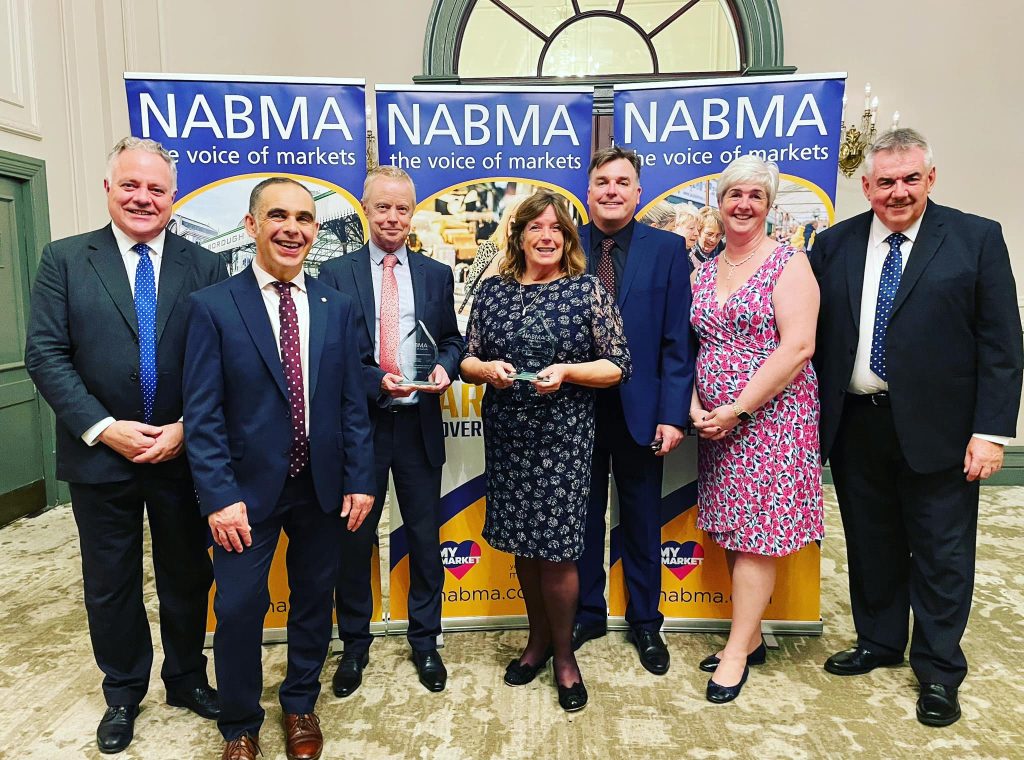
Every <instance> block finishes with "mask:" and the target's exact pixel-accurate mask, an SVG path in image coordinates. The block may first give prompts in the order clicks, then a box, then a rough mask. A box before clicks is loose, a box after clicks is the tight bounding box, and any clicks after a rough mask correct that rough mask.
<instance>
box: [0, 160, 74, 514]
mask: <svg viewBox="0 0 1024 760" xmlns="http://www.w3.org/2000/svg"><path fill="white" fill-rule="evenodd" d="M0 175H2V176H4V177H7V178H9V179H12V180H15V181H18V182H21V183H22V187H23V188H24V191H25V192H24V196H23V198H22V200H23V201H24V203H25V204H26V206H27V208H26V209H23V210H22V217H21V218H23V219H25V220H26V221H27V222H28V224H27V225H25V229H24V230H22V231H21V234H22V235H23V237H24V241H23V242H24V245H25V249H26V250H27V251H29V257H28V276H29V282H30V283H32V282H35V279H36V270H37V269H38V268H39V256H40V253H41V252H42V250H43V246H44V245H46V244H47V243H49V242H50V215H49V203H48V201H47V193H46V162H45V161H43V160H42V159H39V158H31V157H30V156H22V155H19V154H17V153H9V152H7V151H4V150H0ZM36 403H37V404H38V405H39V418H40V419H41V420H42V421H43V426H42V428H43V440H42V445H43V474H44V477H45V479H46V503H47V504H48V505H51V506H52V505H54V504H62V503H64V502H67V501H69V500H70V494H69V492H68V488H67V485H66V484H64V483H58V481H57V454H56V446H57V438H56V428H55V425H56V418H55V417H54V415H53V412H52V411H51V410H50V407H49V406H47V405H46V403H45V402H44V401H43V399H42V397H41V396H39V394H38V393H37V394H36Z"/></svg>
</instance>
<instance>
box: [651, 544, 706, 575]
mask: <svg viewBox="0 0 1024 760" xmlns="http://www.w3.org/2000/svg"><path fill="white" fill-rule="evenodd" d="M703 562H704V547H703V546H701V545H700V544H698V543H697V542H696V541H687V542H686V543H683V544H680V543H679V542H677V541H666V542H665V543H663V544H662V545H661V564H663V565H664V566H665V567H667V568H668V571H669V572H670V573H672V575H674V576H675V577H676V578H678V579H679V580H682V579H683V578H685V577H686V576H687V575H689V574H690V573H692V572H693V571H694V570H696V569H697V568H698V567H700V566H701V564H702V563H703Z"/></svg>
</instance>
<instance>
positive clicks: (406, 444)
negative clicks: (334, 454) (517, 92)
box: [320, 166, 464, 697]
mask: <svg viewBox="0 0 1024 760" xmlns="http://www.w3.org/2000/svg"><path fill="white" fill-rule="evenodd" d="M362 203H363V210H364V211H365V212H366V218H367V220H368V221H369V225H370V242H369V243H367V244H366V245H364V246H363V247H362V248H360V249H359V250H358V251H356V252H355V253H351V254H349V255H347V256H342V257H340V258H336V259H333V260H331V261H328V262H326V263H325V264H322V265H321V266H320V281H321V282H324V283H326V284H328V285H330V286H332V287H334V288H337V289H338V290H340V291H341V292H342V293H345V294H347V295H349V296H351V297H352V298H353V299H354V300H355V301H356V303H357V304H359V305H360V307H361V309H360V310H361V312H362V318H363V324H364V327H365V330H366V334H365V339H366V341H367V342H366V343H365V346H366V350H365V353H366V355H367V361H366V364H365V365H364V368H363V378H364V382H365V386H366V395H367V398H368V401H369V409H370V417H371V419H372V420H373V425H374V441H373V443H374V451H375V454H376V477H377V488H376V497H377V500H376V503H375V504H374V509H373V512H372V513H371V515H370V517H369V518H368V519H367V520H366V522H365V523H363V526H362V528H360V529H359V530H358V531H355V532H354V533H348V534H346V535H345V536H344V539H343V544H342V553H341V563H340V566H339V570H338V585H337V594H336V599H337V609H338V631H339V635H340V637H341V640H342V641H343V642H344V644H345V650H344V653H343V654H342V656H341V661H340V662H339V664H338V670H337V672H336V673H335V674H334V680H333V687H334V693H335V694H336V695H337V696H339V697H347V696H349V695H350V694H352V692H354V691H355V690H356V689H357V688H359V684H360V683H362V673H363V668H365V667H366V665H367V663H368V662H369V648H370V642H371V641H372V637H371V636H370V615H371V614H372V612H373V597H372V594H371V589H370V572H371V567H370V557H371V551H372V549H373V542H374V537H375V536H376V532H377V524H378V523H379V522H380V516H381V510H382V509H383V505H384V497H385V495H386V494H387V491H388V473H389V472H390V473H391V474H392V475H393V476H394V479H395V491H396V493H397V496H398V507H399V509H400V510H401V513H402V522H403V528H404V530H405V536H406V541H407V545H408V547H409V631H408V638H409V644H410V646H411V647H412V657H413V662H414V663H415V665H416V671H417V673H418V674H419V679H420V682H421V683H422V684H423V685H424V686H425V687H426V688H427V689H429V690H430V691H441V690H443V689H444V687H445V683H446V681H447V678H448V673H447V671H446V670H445V667H444V662H443V661H442V660H441V655H440V653H438V651H437V642H438V638H439V637H440V635H441V592H442V591H443V589H444V567H443V565H442V564H441V548H440V542H439V538H438V530H439V528H440V524H439V518H440V509H441V466H442V465H443V464H444V460H445V451H444V435H443V428H442V426H441V404H440V394H442V393H444V391H445V390H446V389H447V388H448V386H449V385H451V382H452V380H454V379H455V378H456V377H457V375H458V367H459V360H460V358H461V357H462V351H463V345H464V342H463V339H462V336H461V334H460V333H459V327H458V323H457V322H456V319H455V296H454V288H455V286H454V279H453V276H452V270H451V268H450V267H447V266H445V265H444V264H441V263H440V262H437V261H434V260H433V259H430V258H427V257H426V256H424V255H423V254H420V253H414V252H412V251H410V250H409V249H408V248H407V247H406V244H405V240H406V237H408V234H409V228H410V226H411V224H412V215H413V212H414V210H415V208H416V190H415V188H414V186H413V182H412V179H411V178H410V177H409V175H408V174H406V173H405V172H404V171H402V170H401V169H398V168H396V167H393V166H380V167H377V168H375V169H372V170H371V171H370V172H369V174H368V175H367V177H366V183H365V185H364V188H363V199H362ZM421 322H422V324H423V325H424V326H425V327H426V328H427V330H428V331H429V332H430V334H431V336H433V339H434V340H435V341H436V343H437V352H438V353H437V364H436V366H435V367H434V368H433V371H432V372H430V380H431V381H432V382H434V383H435V385H433V386H432V387H426V388H424V387H421V388H411V387H409V386H406V385H403V384H402V374H403V368H405V369H406V370H408V368H409V367H411V366H412V363H413V359H414V358H415V346H414V345H413V343H414V342H413V341H409V342H405V338H406V336H408V335H409V334H410V333H413V332H414V331H415V329H416V326H417V325H418V324H420V323H421ZM370 345H372V346H373V352H372V353H373V356H372V361H370V359H369V356H368V355H369V353H370V351H369V346H370Z"/></svg>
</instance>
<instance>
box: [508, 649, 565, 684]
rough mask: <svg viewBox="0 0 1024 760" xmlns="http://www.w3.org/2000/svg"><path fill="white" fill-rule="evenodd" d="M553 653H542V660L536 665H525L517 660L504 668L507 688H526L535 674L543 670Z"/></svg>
mask: <svg viewBox="0 0 1024 760" xmlns="http://www.w3.org/2000/svg"><path fill="white" fill-rule="evenodd" d="M553 654H554V653H553V652H552V651H551V650H550V649H548V651H546V652H545V653H544V659H543V660H541V661H540V662H538V663H537V664H536V665H527V664H526V663H524V662H520V661H519V660H512V662H510V663H509V664H508V667H507V668H505V684H506V685H508V686H526V684H528V683H530V681H532V680H533V679H534V678H536V677H537V674H538V673H539V672H540V671H541V670H543V669H544V666H546V665H547V664H548V660H550V659H551V657H552V655H553Z"/></svg>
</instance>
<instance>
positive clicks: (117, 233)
mask: <svg viewBox="0 0 1024 760" xmlns="http://www.w3.org/2000/svg"><path fill="white" fill-rule="evenodd" d="M110 229H112V230H113V231H114V240H115V241H117V250H119V251H120V252H121V255H122V256H124V255H125V254H126V253H128V251H130V250H131V249H132V247H133V246H135V245H137V244H138V242H139V241H138V240H132V239H131V238H130V237H128V235H126V234H125V232H124V230H122V229H121V228H120V227H118V226H117V225H116V224H114V223H113V222H111V223H110ZM166 239H167V230H160V234H159V235H157V236H156V237H155V238H153V239H152V240H150V241H149V242H148V243H146V245H148V246H149V253H150V255H151V256H160V255H161V254H162V253H163V252H164V242H165V241H166Z"/></svg>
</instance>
